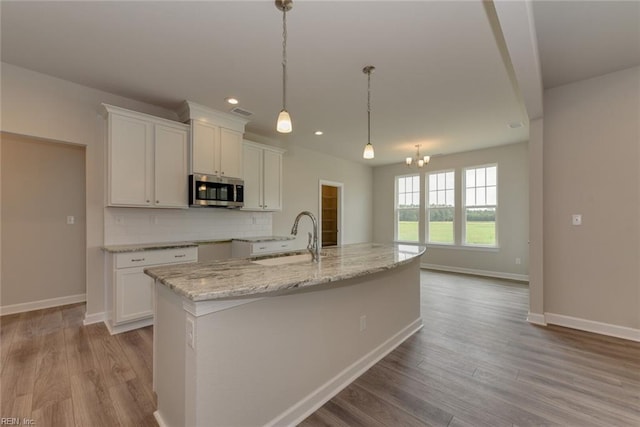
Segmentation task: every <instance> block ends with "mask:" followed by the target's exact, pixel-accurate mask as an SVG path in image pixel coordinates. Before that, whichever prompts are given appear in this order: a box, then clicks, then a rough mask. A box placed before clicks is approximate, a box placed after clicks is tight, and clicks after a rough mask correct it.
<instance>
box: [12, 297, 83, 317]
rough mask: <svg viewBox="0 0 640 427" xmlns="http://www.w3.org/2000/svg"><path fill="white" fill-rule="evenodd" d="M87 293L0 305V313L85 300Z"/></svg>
mask: <svg viewBox="0 0 640 427" xmlns="http://www.w3.org/2000/svg"><path fill="white" fill-rule="evenodd" d="M86 300H87V294H78V295H69V296H68V297H59V298H50V299H43V300H40V301H32V302H24V303H21V304H12V305H5V306H2V307H0V315H3V316H4V315H5V314H15V313H24V312H25V311H33V310H42V309H43V308H51V307H59V306H61V305H67V304H75V303H78V302H85V301H86Z"/></svg>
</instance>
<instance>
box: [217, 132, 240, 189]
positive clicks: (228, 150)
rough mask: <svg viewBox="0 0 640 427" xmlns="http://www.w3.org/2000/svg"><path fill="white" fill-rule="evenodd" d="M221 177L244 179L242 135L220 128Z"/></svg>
mask: <svg viewBox="0 0 640 427" xmlns="http://www.w3.org/2000/svg"><path fill="white" fill-rule="evenodd" d="M220 175H222V176H228V177H230V178H242V134H241V133H240V132H236V131H234V130H231V129H225V128H220Z"/></svg>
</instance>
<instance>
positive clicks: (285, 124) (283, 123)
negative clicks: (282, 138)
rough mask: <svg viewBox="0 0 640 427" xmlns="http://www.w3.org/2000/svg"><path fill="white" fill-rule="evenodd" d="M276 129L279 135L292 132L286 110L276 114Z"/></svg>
mask: <svg viewBox="0 0 640 427" xmlns="http://www.w3.org/2000/svg"><path fill="white" fill-rule="evenodd" d="M276 129H277V131H278V132H280V133H290V132H291V131H292V130H293V128H292V126H291V116H289V113H288V112H287V110H282V111H280V114H278V124H277V127H276Z"/></svg>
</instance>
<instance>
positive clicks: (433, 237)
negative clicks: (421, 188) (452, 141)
mask: <svg viewBox="0 0 640 427" xmlns="http://www.w3.org/2000/svg"><path fill="white" fill-rule="evenodd" d="M427 177H428V178H427V182H428V186H429V187H428V193H427V224H428V225H427V242H428V243H438V244H447V245H453V244H454V243H455V235H454V231H453V219H454V215H455V208H456V203H455V175H454V173H453V171H445V172H434V173H430V174H428V175H427Z"/></svg>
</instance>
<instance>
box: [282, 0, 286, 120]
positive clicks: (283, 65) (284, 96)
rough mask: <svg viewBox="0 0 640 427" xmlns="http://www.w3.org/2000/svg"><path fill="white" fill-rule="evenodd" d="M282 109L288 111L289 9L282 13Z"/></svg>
mask: <svg viewBox="0 0 640 427" xmlns="http://www.w3.org/2000/svg"><path fill="white" fill-rule="evenodd" d="M282 109H283V110H286V109H287V9H286V8H284V10H283V11H282Z"/></svg>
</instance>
